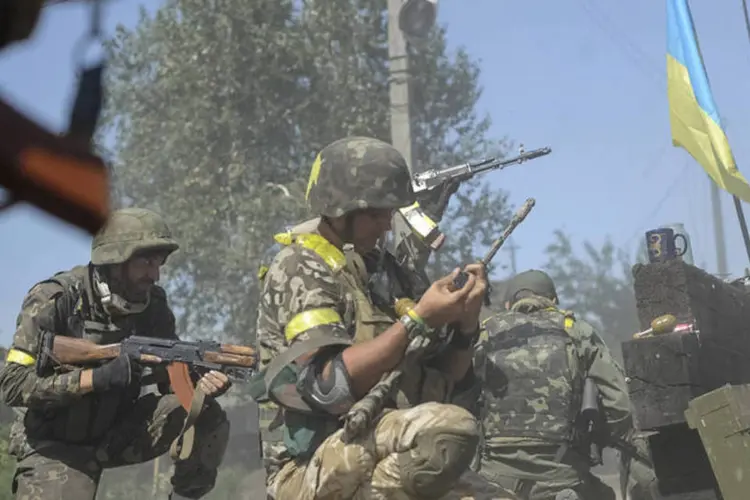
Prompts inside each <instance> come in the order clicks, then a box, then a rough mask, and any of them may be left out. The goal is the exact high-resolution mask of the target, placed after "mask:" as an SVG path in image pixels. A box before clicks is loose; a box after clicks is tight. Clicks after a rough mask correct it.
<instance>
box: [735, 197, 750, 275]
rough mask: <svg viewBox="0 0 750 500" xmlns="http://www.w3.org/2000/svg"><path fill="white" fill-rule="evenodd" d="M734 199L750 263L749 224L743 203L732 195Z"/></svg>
mask: <svg viewBox="0 0 750 500" xmlns="http://www.w3.org/2000/svg"><path fill="white" fill-rule="evenodd" d="M732 198H733V199H734V208H735V210H737V219H738V220H739V221H740V230H741V231H742V239H743V240H745V252H747V259H748V261H750V234H748V232H747V222H746V221H745V212H744V210H742V202H741V201H740V199H739V198H737V197H736V196H734V195H732Z"/></svg>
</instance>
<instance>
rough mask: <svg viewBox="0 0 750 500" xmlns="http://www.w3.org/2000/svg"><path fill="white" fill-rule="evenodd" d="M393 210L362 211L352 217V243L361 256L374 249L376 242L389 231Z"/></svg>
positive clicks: (372, 209) (373, 209)
mask: <svg viewBox="0 0 750 500" xmlns="http://www.w3.org/2000/svg"><path fill="white" fill-rule="evenodd" d="M392 219H393V210H389V209H380V208H371V209H367V210H362V211H360V212H358V213H357V214H356V215H355V216H354V222H353V224H352V227H353V229H352V231H353V234H352V240H353V241H352V243H353V244H354V249H355V250H356V251H357V252H358V253H359V254H361V255H364V254H366V253H367V252H369V251H371V250H372V249H373V248H375V245H377V244H378V240H379V239H380V238H381V237H382V236H383V235H384V234H385V233H387V232H388V231H390V230H391V220H392Z"/></svg>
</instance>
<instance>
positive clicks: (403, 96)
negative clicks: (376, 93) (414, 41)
mask: <svg viewBox="0 0 750 500" xmlns="http://www.w3.org/2000/svg"><path fill="white" fill-rule="evenodd" d="M403 5H404V1H403V0H388V59H389V61H390V64H389V73H390V74H389V86H390V101H391V143H392V144H393V147H394V148H396V149H397V150H398V151H399V153H401V154H402V155H403V156H404V158H406V164H407V165H408V166H409V171H410V172H411V173H412V174H414V164H413V158H412V154H411V146H412V138H411V114H410V112H409V55H408V52H407V50H406V38H404V33H403V31H402V30H401V27H400V26H399V15H400V13H401V8H402V7H403Z"/></svg>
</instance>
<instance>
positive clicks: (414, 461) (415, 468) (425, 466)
mask: <svg viewBox="0 0 750 500" xmlns="http://www.w3.org/2000/svg"><path fill="white" fill-rule="evenodd" d="M437 406H439V407H440V408H438V410H439V412H437V413H436V414H435V415H434V425H429V426H427V427H425V428H424V429H422V430H419V431H418V432H417V434H416V436H415V437H414V441H413V445H412V448H411V449H409V450H407V451H405V452H402V453H400V454H399V456H398V459H399V465H400V468H401V482H402V486H403V488H404V489H405V490H406V491H407V492H408V493H410V494H412V495H415V496H417V497H422V498H439V497H440V496H442V495H444V494H445V493H446V492H447V491H448V490H450V488H451V487H452V486H453V485H454V484H455V483H456V481H458V479H459V478H460V476H461V475H462V474H463V473H464V472H466V471H467V470H468V469H469V466H470V465H471V462H472V460H473V459H474V455H475V453H476V450H477V446H478V445H479V433H478V432H477V427H476V420H475V419H474V418H473V417H472V415H471V414H470V413H469V412H468V411H466V410H464V409H463V408H458V407H456V406H452V405H437Z"/></svg>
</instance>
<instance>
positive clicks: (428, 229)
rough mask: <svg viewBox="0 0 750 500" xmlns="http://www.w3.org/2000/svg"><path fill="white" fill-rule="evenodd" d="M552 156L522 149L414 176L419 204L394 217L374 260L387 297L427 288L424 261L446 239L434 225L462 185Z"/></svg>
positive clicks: (413, 293)
mask: <svg viewBox="0 0 750 500" xmlns="http://www.w3.org/2000/svg"><path fill="white" fill-rule="evenodd" d="M551 152H552V149H551V148H549V147H545V148H540V149H535V150H533V151H528V152H525V151H524V150H523V146H521V148H520V152H519V154H518V155H517V156H514V157H513V158H508V159H500V158H495V157H493V158H487V159H483V160H479V161H473V162H467V163H463V164H461V165H456V166H453V167H447V168H443V169H430V170H427V171H424V172H420V173H417V174H414V175H413V178H412V186H413V188H414V191H415V192H416V194H417V200H418V203H415V204H414V205H412V206H410V207H406V208H402V209H400V210H398V211H397V212H396V213H395V214H394V216H393V238H392V241H390V242H389V244H388V245H387V246H386V247H385V248H383V249H380V250H379V252H380V253H379V255H376V256H374V257H373V259H374V260H379V261H380V265H379V269H380V271H382V272H384V273H385V274H386V276H387V277H388V281H389V282H390V283H388V286H389V288H390V290H389V292H390V296H391V297H403V296H410V297H415V298H418V297H419V296H421V294H422V293H424V291H425V290H426V289H427V288H428V287H429V279H428V277H427V275H426V274H425V272H424V268H425V265H426V263H427V259H428V258H429V256H430V254H431V252H432V251H436V250H439V249H440V247H441V246H442V244H443V242H444V241H445V235H443V234H442V232H441V231H440V229H439V228H438V225H437V223H438V222H440V220H441V219H442V217H443V214H444V212H445V209H446V208H447V206H448V202H449V200H450V197H451V196H452V195H453V194H454V193H455V192H456V190H457V189H458V188H459V186H460V184H461V183H462V182H464V181H466V180H469V179H471V178H472V177H474V176H476V175H478V174H482V173H486V172H489V171H491V170H502V169H504V168H506V167H509V166H511V165H515V164H520V163H524V162H526V161H528V160H533V159H535V158H539V157H541V156H546V155H548V154H550V153H551Z"/></svg>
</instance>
